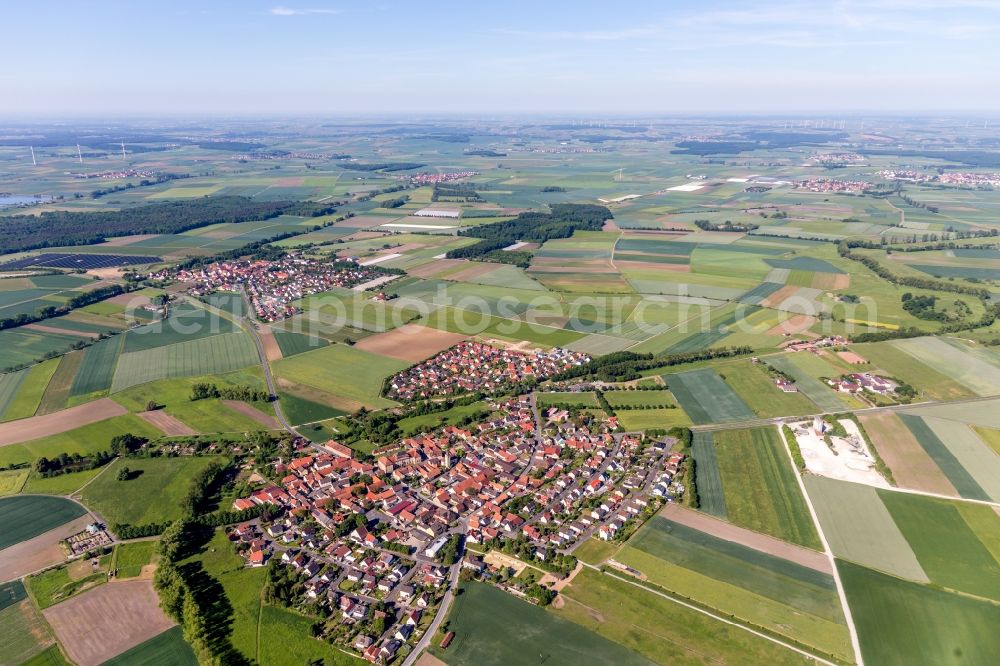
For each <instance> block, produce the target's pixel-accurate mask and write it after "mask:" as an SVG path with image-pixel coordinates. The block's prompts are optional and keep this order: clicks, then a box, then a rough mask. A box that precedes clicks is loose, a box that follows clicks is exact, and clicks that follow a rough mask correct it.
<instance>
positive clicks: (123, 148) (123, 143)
mask: <svg viewBox="0 0 1000 666" xmlns="http://www.w3.org/2000/svg"><path fill="white" fill-rule="evenodd" d="M122 159H123V160H127V159H128V158H127V157H125V142H124V141H122Z"/></svg>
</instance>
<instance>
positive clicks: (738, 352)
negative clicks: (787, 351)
mask: <svg viewBox="0 0 1000 666" xmlns="http://www.w3.org/2000/svg"><path fill="white" fill-rule="evenodd" d="M752 353H753V348H752V347H749V346H745V345H744V346H739V347H719V348H718V349H702V350H700V351H693V352H685V353H683V354H637V353H635V352H628V351H622V352H612V353H610V354H606V355H604V356H599V357H597V358H595V359H592V360H591V361H590V362H589V363H584V364H583V365H578V366H574V367H572V368H569V369H567V370H564V371H563V372H561V373H559V374H557V375H555V376H554V377H552V380H553V381H563V380H567V379H576V378H582V377H592V378H596V379H599V380H601V381H606V382H623V381H629V380H632V379H638V378H639V377H640V376H641V375H640V374H639V373H640V372H642V371H643V370H652V369H653V368H660V367H666V366H672V365H682V364H684V363H692V362H694V361H707V360H710V359H713V358H732V357H735V356H748V355H750V354H752Z"/></svg>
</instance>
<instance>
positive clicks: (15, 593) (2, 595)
mask: <svg viewBox="0 0 1000 666" xmlns="http://www.w3.org/2000/svg"><path fill="white" fill-rule="evenodd" d="M27 596H28V591H27V590H25V589H24V584H23V583H22V582H21V581H19V580H14V581H11V582H9V583H0V611H2V610H3V609H5V608H7V607H9V606H13V605H14V604H16V603H18V602H19V601H21V600H22V599H24V598H26V597H27Z"/></svg>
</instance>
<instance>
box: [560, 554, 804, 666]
mask: <svg viewBox="0 0 1000 666" xmlns="http://www.w3.org/2000/svg"><path fill="white" fill-rule="evenodd" d="M561 597H562V598H563V599H564V603H563V605H562V608H559V609H554V610H553V611H552V612H553V613H554V614H555V615H556V616H557V617H562V618H566V619H568V620H571V621H573V622H575V623H577V624H579V625H581V626H583V627H585V628H587V629H589V630H590V631H592V632H595V633H597V634H599V635H601V636H604V637H606V638H609V639H611V640H614V641H616V642H618V643H620V644H622V645H624V646H625V647H627V648H629V649H631V650H633V651H634V652H636V653H638V654H640V655H642V656H643V657H645V658H646V659H649V660H650V661H653V662H655V663H658V664H664V665H667V664H703V663H740V662H748V663H767V664H789V665H791V664H801V663H802V657H801V656H800V655H798V654H796V653H794V652H792V651H791V650H788V649H786V648H784V647H781V646H779V645H777V644H775V643H772V642H770V641H768V640H766V639H764V638H760V637H758V636H755V635H753V634H750V633H748V632H746V631H744V630H743V629H740V628H738V627H733V626H731V625H727V624H723V623H721V622H719V621H718V620H715V619H713V618H711V617H708V616H706V615H703V614H701V613H699V612H697V611H695V610H692V609H690V608H686V607H684V606H681V605H679V604H677V603H675V602H674V601H672V600H671V599H669V598H665V597H662V596H660V595H658V594H656V593H655V591H653V590H652V589H648V588H645V587H643V586H642V585H640V584H638V583H635V582H633V581H630V580H627V579H626V578H624V577H618V576H617V575H614V576H612V575H602V574H601V573H599V572H596V571H592V570H589V569H584V570H583V571H581V572H580V573H579V574H578V575H577V576H576V577H575V578H574V579H573V582H572V583H571V584H570V585H569V586H567V587H566V588H564V589H563V591H562V593H561Z"/></svg>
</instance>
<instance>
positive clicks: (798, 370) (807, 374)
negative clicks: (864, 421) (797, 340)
mask: <svg viewBox="0 0 1000 666" xmlns="http://www.w3.org/2000/svg"><path fill="white" fill-rule="evenodd" d="M767 363H769V364H770V365H771V366H773V367H774V368H775V369H777V370H780V371H781V372H783V373H785V374H786V375H788V376H789V377H791V378H792V380H794V381H795V385H796V386H798V388H799V391H800V392H801V393H802V394H803V395H805V396H806V397H807V398H809V399H810V400H812V401H813V402H814V403H816V406H817V407H819V408H820V409H821V410H823V411H825V412H836V411H842V410H844V409H846V408H849V407H855V406H860V405H859V404H856V400H857V399H856V398H855V399H849V398H847V397H846V396H845V395H844V394H840V393H837V392H835V391H834V390H833V389H832V388H830V387H829V386H827V385H826V384H824V383H823V382H822V381H820V380H819V379H818V377H820V376H822V377H838V376H840V374H841V372H839V371H838V369H837V368H834V367H832V366H828V365H827V364H826V363H824V361H823V360H822V359H820V358H818V357H815V356H812V355H809V354H803V353H796V354H791V355H787V354H786V355H783V356H769V357H768V358H767ZM852 400H853V401H852Z"/></svg>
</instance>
